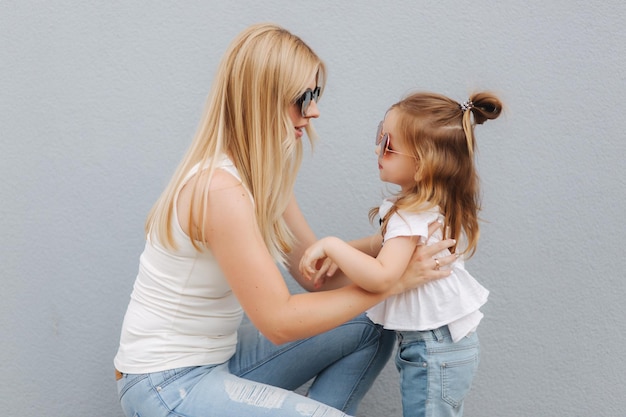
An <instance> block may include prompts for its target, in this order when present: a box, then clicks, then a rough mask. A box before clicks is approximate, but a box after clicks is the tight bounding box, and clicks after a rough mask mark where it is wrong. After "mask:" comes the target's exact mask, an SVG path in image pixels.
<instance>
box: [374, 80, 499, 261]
mask: <svg viewBox="0 0 626 417" xmlns="http://www.w3.org/2000/svg"><path fill="white" fill-rule="evenodd" d="M392 109H393V110H395V111H396V112H397V116H398V118H397V120H398V125H397V130H398V131H399V132H400V133H399V135H400V137H398V138H396V140H398V141H400V142H401V143H402V144H404V145H405V149H406V150H408V152H410V153H411V155H414V156H415V158H416V161H417V170H416V172H415V185H414V187H413V189H412V190H411V191H410V192H409V193H406V194H402V195H399V196H398V199H397V201H396V203H395V205H394V207H393V208H392V209H391V210H389V213H388V214H387V215H386V216H385V219H382V227H383V233H384V230H385V227H386V225H387V221H388V220H389V218H390V216H391V214H393V213H395V212H397V211H398V210H406V211H413V212H415V211H422V210H427V209H430V208H433V207H438V208H439V209H440V210H441V211H442V214H443V215H444V218H445V220H444V226H443V233H444V236H445V237H447V238H448V237H449V238H453V239H457V242H458V239H459V237H461V236H462V234H463V233H465V236H466V238H467V247H465V248H463V249H464V250H463V253H466V254H469V256H471V255H473V254H474V253H475V251H476V246H477V244H478V238H479V235H480V228H479V225H478V212H479V211H480V194H479V181H478V174H477V173H476V168H475V166H474V151H475V148H476V144H475V138H474V126H475V124H482V123H484V122H485V121H486V120H489V119H496V118H497V117H498V116H499V115H500V113H501V111H502V103H501V102H500V100H499V99H498V98H497V97H496V96H495V95H493V94H492V93H488V92H481V93H477V94H473V95H472V96H471V97H470V99H469V100H468V101H466V102H465V103H462V104H460V103H457V102H456V101H454V100H451V99H449V98H447V97H445V96H442V95H440V94H434V93H414V94H411V95H409V96H408V97H406V98H404V99H403V100H401V101H399V102H398V103H396V104H394V105H393V106H391V108H390V110H392ZM373 213H375V211H374V210H372V212H371V213H370V216H372V214H373ZM376 213H377V211H376ZM456 249H457V248H456V247H455V248H453V250H456Z"/></svg>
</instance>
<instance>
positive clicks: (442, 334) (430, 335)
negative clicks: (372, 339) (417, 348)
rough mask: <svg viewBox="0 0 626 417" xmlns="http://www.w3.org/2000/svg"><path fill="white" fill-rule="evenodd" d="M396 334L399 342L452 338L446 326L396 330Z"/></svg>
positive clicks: (437, 340)
mask: <svg viewBox="0 0 626 417" xmlns="http://www.w3.org/2000/svg"><path fill="white" fill-rule="evenodd" d="M396 334H397V335H398V340H399V342H400V343H403V342H404V343H410V342H420V341H433V342H441V341H444V340H452V336H450V330H449V329H448V326H441V327H439V328H438V329H433V330H419V331H418V330H412V331H396Z"/></svg>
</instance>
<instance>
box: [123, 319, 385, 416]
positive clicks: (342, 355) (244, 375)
mask: <svg viewBox="0 0 626 417" xmlns="http://www.w3.org/2000/svg"><path fill="white" fill-rule="evenodd" d="M394 338H395V337H394V334H393V332H390V331H387V330H383V329H382V327H381V326H378V325H376V324H374V323H372V322H371V321H370V320H369V319H368V318H367V317H366V316H365V315H361V316H359V317H357V318H355V319H353V320H351V321H349V322H347V323H345V324H343V325H342V326H339V327H337V328H335V329H333V330H330V331H328V332H326V333H323V334H321V335H318V336H315V337H311V338H308V339H305V340H301V341H296V342H291V343H286V344H283V345H280V346H276V345H274V344H273V343H271V342H270V341H268V340H267V339H266V338H265V337H264V336H263V335H261V334H260V333H259V332H258V330H256V328H254V326H252V325H251V324H249V323H244V324H242V326H241V328H240V329H239V341H238V344H237V351H236V353H235V354H234V356H233V357H232V358H231V359H230V360H229V361H228V362H227V363H224V364H221V365H209V366H196V367H187V368H178V369H172V370H168V371H162V372H155V373H151V374H140V375H136V374H123V376H122V378H121V379H120V380H118V382H117V384H118V385H117V388H118V392H119V396H120V402H121V405H122V409H123V410H124V413H125V415H126V416H127V417H135V416H136V417H142V416H143V417H160V416H163V417H165V416H185V417H213V416H214V417H229V416H233V417H248V416H250V417H260V416H273V417H288V416H298V417H302V416H311V417H313V416H315V417H321V416H324V417H335V416H346V415H353V414H354V413H356V409H357V407H358V404H359V402H360V401H361V399H362V398H363V397H364V396H365V393H366V392H367V391H368V390H369V388H370V387H371V386H372V384H373V382H374V379H375V378H376V376H377V375H378V374H379V372H380V371H381V370H382V368H383V367H384V366H385V363H386V362H387V359H388V358H389V356H390V355H391V352H392V350H393V346H394ZM312 378H315V379H314V381H313V382H312V384H311V386H310V388H309V392H308V395H307V396H306V397H305V396H302V395H299V394H296V393H294V392H293V390H295V389H296V388H298V387H300V386H301V385H303V384H305V383H306V382H307V381H309V380H311V379H312Z"/></svg>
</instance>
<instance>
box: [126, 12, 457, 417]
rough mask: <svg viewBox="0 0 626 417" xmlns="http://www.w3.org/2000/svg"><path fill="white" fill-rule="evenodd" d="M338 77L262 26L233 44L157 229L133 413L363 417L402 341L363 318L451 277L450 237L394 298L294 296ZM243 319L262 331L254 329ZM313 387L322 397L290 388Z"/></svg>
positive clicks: (133, 358)
mask: <svg viewBox="0 0 626 417" xmlns="http://www.w3.org/2000/svg"><path fill="white" fill-rule="evenodd" d="M324 79H325V66H324V63H323V62H322V61H321V60H320V59H319V57H318V56H317V55H316V54H315V53H314V52H313V51H312V50H311V48H309V46H308V45H306V44H305V43H304V42H303V41H302V40H301V39H300V38H299V37H297V36H295V35H293V34H291V33H290V32H288V31H287V30H285V29H283V28H281V27H278V26H275V25H271V24H259V25H253V26H251V27H249V28H247V29H245V30H244V31H243V32H242V33H241V34H240V35H239V36H237V37H236V38H235V40H234V41H233V42H232V43H231V45H230V47H229V48H228V51H227V52H226V54H225V56H224V58H223V60H222V62H221V64H220V67H219V69H218V72H217V75H216V79H215V83H214V84H213V89H212V91H211V94H210V95H209V99H208V103H207V107H206V109H205V112H204V114H203V117H202V120H201V123H200V127H199V129H198V132H197V134H196V136H195V138H194V140H193V142H192V144H191V145H190V147H189V150H188V151H187V154H186V155H185V157H184V159H183V160H182V162H181V163H180V165H179V168H178V170H177V171H176V173H175V174H174V176H173V177H172V179H171V181H170V183H169V185H168V186H167V187H166V188H165V190H164V191H163V194H162V195H161V197H160V198H159V199H158V200H157V201H156V203H155V205H154V207H153V208H152V211H151V212H150V214H149V215H148V219H147V221H146V243H145V247H144V251H143V253H142V255H141V257H140V259H139V272H138V274H137V278H136V280H135V285H134V287H133V292H132V294H131V299H130V302H129V304H128V308H127V310H126V315H125V318H124V323H123V325H122V331H121V337H120V344H119V349H118V352H117V355H116V356H115V360H114V363H115V367H116V378H117V389H118V393H119V397H120V402H121V405H122V408H123V410H124V414H125V415H126V416H128V417H131V416H139V415H141V416H151V417H159V416H163V417H165V416H172V415H178V416H182V415H184V416H187V417H200V416H201V417H229V416H233V417H246V416H253V417H258V416H273V417H291V416H302V415H325V416H345V415H347V414H354V413H355V412H356V408H357V406H358V404H359V401H360V400H361V399H362V398H363V396H364V395H365V393H366V392H367V390H368V389H369V387H370V386H371V385H372V383H373V381H374V378H375V377H376V375H377V374H378V372H379V371H380V370H381V369H382V367H383V366H384V365H385V362H386V361H387V358H388V355H389V354H390V353H391V351H392V349H393V343H394V341H393V335H392V334H390V332H387V331H383V329H382V327H381V326H379V325H376V324H374V323H372V322H371V320H369V319H368V318H367V317H365V315H364V314H361V313H363V312H364V311H365V310H367V309H368V308H370V307H372V306H374V305H376V304H377V303H379V302H380V301H382V300H384V299H385V298H386V297H387V296H389V295H392V294H396V293H401V292H403V291H405V290H406V289H408V288H413V287H415V286H417V285H419V284H423V283H424V282H428V281H430V280H432V279H436V278H441V277H444V276H447V275H448V274H447V273H445V272H444V271H443V270H440V271H435V270H432V268H434V265H435V261H434V260H433V259H432V256H433V255H434V254H435V253H437V252H439V251H440V250H442V249H444V248H447V247H450V246H451V244H452V242H449V241H448V242H441V245H440V246H439V247H438V248H430V249H428V250H421V249H420V248H418V249H417V251H416V256H415V257H414V260H413V262H411V266H410V267H409V268H407V271H406V273H405V274H404V278H403V279H401V280H399V282H398V285H396V286H395V288H390V290H389V291H383V292H380V293H377V294H374V293H371V292H368V291H365V290H363V289H361V288H359V287H358V286H356V285H354V284H348V285H344V286H341V284H343V283H344V282H345V281H346V280H345V279H342V278H340V279H339V283H338V284H339V285H335V284H336V283H334V282H333V285H335V289H332V288H329V287H328V286H325V287H323V288H320V289H325V290H328V291H322V292H307V293H302V294H295V295H292V294H290V293H289V290H288V288H287V285H286V283H285V281H284V280H283V277H282V274H281V272H280V270H279V268H278V266H277V263H281V262H282V263H283V264H285V265H286V266H287V267H288V268H289V270H290V272H292V274H293V275H294V277H295V278H296V279H297V280H298V282H301V283H302V284H303V285H304V286H307V287H309V289H310V286H308V284H307V282H306V280H304V279H303V278H302V277H301V276H300V275H299V273H298V262H299V260H300V256H301V254H302V253H303V252H304V250H305V249H306V247H308V246H309V245H310V244H311V243H313V242H315V235H314V234H313V231H312V230H311V228H310V227H309V225H308V223H307V222H306V220H305V218H304V216H303V214H302V212H301V211H300V208H299V207H298V204H297V202H296V199H295V197H294V193H293V185H294V182H295V179H296V174H297V172H298V168H299V166H300V160H301V155H302V141H303V139H304V135H305V132H306V134H307V135H313V133H314V132H313V130H312V126H311V124H310V123H311V121H312V120H313V119H315V118H317V117H318V116H319V114H320V113H319V109H318V107H317V100H318V99H319V97H320V92H321V91H323V89H324ZM435 249H436V250H435ZM450 258H454V257H445V258H439V262H441V264H442V265H446V264H448V263H451V261H452V260H453V259H450ZM344 278H345V277H344ZM340 286H341V288H338V287H340ZM315 311H323V312H324V314H311V312H315ZM244 312H245V313H246V315H247V316H248V317H249V319H250V321H251V322H252V324H253V325H242V324H241V321H242V317H243V314H244ZM390 336H391V337H390ZM320 346H323V347H324V348H323V349H320ZM312 378H315V380H314V382H313V384H312V385H311V387H310V390H309V397H308V398H307V397H304V396H301V395H298V394H296V393H294V392H292V390H294V389H295V388H297V387H299V386H300V385H302V384H304V383H305V382H306V381H308V380H310V379H312Z"/></svg>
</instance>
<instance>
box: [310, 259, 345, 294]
mask: <svg viewBox="0 0 626 417" xmlns="http://www.w3.org/2000/svg"><path fill="white" fill-rule="evenodd" d="M318 263H319V262H318ZM337 269H339V267H338V266H337V264H336V263H334V262H333V261H332V259H330V258H326V259H324V262H323V263H322V266H321V267H320V268H319V270H318V271H317V273H316V274H315V277H313V288H314V289H316V290H319V289H320V288H322V287H323V286H324V284H325V283H326V280H327V279H329V278H332V276H333V275H335V272H337Z"/></svg>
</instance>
